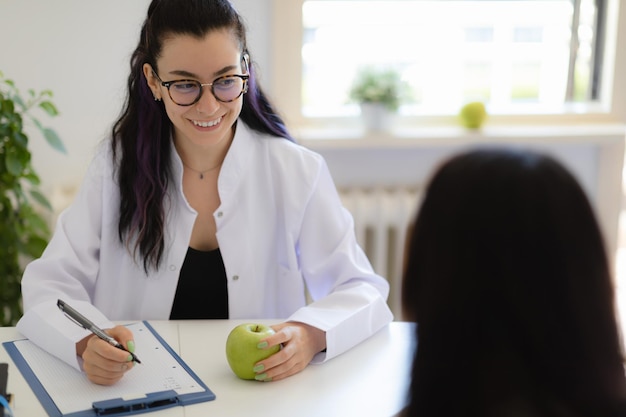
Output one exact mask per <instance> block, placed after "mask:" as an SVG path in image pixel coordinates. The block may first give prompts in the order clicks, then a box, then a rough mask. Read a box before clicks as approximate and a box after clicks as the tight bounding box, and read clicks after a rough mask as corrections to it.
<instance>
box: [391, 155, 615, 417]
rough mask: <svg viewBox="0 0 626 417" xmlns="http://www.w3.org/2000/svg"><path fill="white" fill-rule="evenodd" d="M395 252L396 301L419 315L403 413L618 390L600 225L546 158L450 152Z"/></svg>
mask: <svg viewBox="0 0 626 417" xmlns="http://www.w3.org/2000/svg"><path fill="white" fill-rule="evenodd" d="M406 254H407V259H406V263H405V264H406V268H405V275H404V282H403V290H402V298H403V308H404V313H405V316H406V317H407V318H410V319H412V320H415V321H416V322H417V323H418V325H417V338H418V345H417V346H418V347H417V351H416V355H415V359H414V363H413V379H412V386H411V392H410V395H411V404H410V406H409V409H408V410H407V414H408V415H419V416H432V415H441V416H457V415H481V416H548V415H550V416H582V415H585V416H586V415H598V416H601V415H606V414H603V410H602V409H601V408H602V407H605V406H606V407H607V410H608V409H609V408H610V407H612V406H613V404H614V403H615V402H616V401H617V400H621V399H623V398H624V396H625V394H626V391H625V390H626V382H625V379H624V369H623V365H622V354H621V346H620V334H619V331H618V325H617V319H616V311H615V306H614V291H613V282H612V279H611V274H610V269H609V265H608V261H607V256H606V252H605V247H604V241H603V237H602V234H601V232H600V228H599V226H598V223H597V221H596V218H595V216H594V212H593V209H592V207H591V205H590V203H589V201H588V199H587V196H586V194H585V192H584V191H583V189H582V188H581V187H580V185H579V184H578V182H577V181H576V179H575V178H574V177H573V176H572V175H571V174H570V173H569V172H568V171H567V170H566V169H565V168H564V167H563V166H562V165H561V164H560V163H558V162H557V161H556V160H554V159H552V158H550V157H547V156H544V155H541V154H538V153H533V152H530V151H522V150H505V149H478V150H473V151H467V152H465V153H462V154H459V155H457V156H455V157H452V158H451V159H450V160H448V161H447V162H445V163H444V164H443V165H442V166H440V167H439V169H438V170H437V171H436V172H435V174H434V176H433V177H432V178H431V181H430V183H429V185H428V187H427V190H426V193H425V196H424V200H423V203H422V205H421V207H420V209H419V212H418V214H417V218H416V221H415V224H414V228H413V232H412V235H411V237H410V240H409V242H408V248H407V252H406ZM589 410H595V412H596V413H595V414H588V412H589Z"/></svg>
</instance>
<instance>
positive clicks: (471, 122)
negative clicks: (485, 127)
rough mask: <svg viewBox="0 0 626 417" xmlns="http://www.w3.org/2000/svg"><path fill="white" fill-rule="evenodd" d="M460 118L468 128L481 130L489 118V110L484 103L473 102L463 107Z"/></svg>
mask: <svg viewBox="0 0 626 417" xmlns="http://www.w3.org/2000/svg"><path fill="white" fill-rule="evenodd" d="M459 118H460V120H461V124H463V126H465V127H466V128H468V129H479V128H480V127H481V126H482V124H483V123H484V121H485V119H486V118H487V110H486V109H485V105H484V104H483V103H482V102H480V101H473V102H471V103H467V104H466V105H464V106H463V107H461V111H460V112H459Z"/></svg>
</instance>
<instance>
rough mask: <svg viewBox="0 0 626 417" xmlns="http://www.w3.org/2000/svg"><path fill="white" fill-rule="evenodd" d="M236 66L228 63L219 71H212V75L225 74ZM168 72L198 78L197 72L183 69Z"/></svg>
mask: <svg viewBox="0 0 626 417" xmlns="http://www.w3.org/2000/svg"><path fill="white" fill-rule="evenodd" d="M237 68H238V67H237V65H229V66H227V67H224V68H222V69H221V70H219V71H216V72H214V73H213V76H214V77H219V76H220V75H223V74H226V73H227V72H229V71H232V70H234V69H237ZM169 74H170V75H173V76H174V75H175V76H179V77H187V78H195V79H199V78H200V77H199V76H198V75H197V74H194V73H192V72H189V71H185V70H174V71H170V72H169Z"/></svg>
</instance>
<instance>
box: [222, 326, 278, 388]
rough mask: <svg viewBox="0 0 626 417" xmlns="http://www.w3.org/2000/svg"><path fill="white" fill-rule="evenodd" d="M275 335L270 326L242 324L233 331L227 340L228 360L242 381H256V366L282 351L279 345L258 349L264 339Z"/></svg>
mask: <svg viewBox="0 0 626 417" xmlns="http://www.w3.org/2000/svg"><path fill="white" fill-rule="evenodd" d="M274 333H275V332H274V329H272V328H271V327H270V326H267V325H265V324H254V323H246V324H240V325H239V326H237V327H235V328H234V329H232V330H231V332H230V334H229V335H228V338H227V339H226V359H227V360H228V365H230V369H232V370H233V372H234V373H235V375H237V376H238V377H239V378H241V379H254V377H255V376H256V373H255V372H254V371H253V370H252V368H254V365H256V363H257V362H259V361H262V360H263V359H265V358H267V357H269V356H272V355H273V354H274V353H276V352H278V351H279V350H280V346H278V345H277V346H272V347H271V348H269V349H259V348H258V347H257V345H258V344H259V342H260V341H261V340H262V339H265V338H266V337H268V336H271V335H273V334H274Z"/></svg>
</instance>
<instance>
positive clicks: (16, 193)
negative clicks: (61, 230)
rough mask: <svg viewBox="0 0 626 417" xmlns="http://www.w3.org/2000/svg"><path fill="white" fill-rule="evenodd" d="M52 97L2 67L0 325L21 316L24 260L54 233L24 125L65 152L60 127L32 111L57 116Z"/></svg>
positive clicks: (10, 324) (0, 90)
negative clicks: (24, 87)
mask: <svg viewBox="0 0 626 417" xmlns="http://www.w3.org/2000/svg"><path fill="white" fill-rule="evenodd" d="M51 97H52V92H50V91H42V92H39V93H37V92H35V91H34V90H29V91H28V93H27V95H24V96H22V95H21V94H20V92H19V90H18V89H17V87H16V86H15V83H14V82H13V81H12V80H9V79H6V78H4V75H3V74H2V72H0V326H13V325H15V323H16V322H17V320H18V319H19V318H20V317H21V315H22V303H21V301H22V296H21V288H20V282H21V279H22V273H23V265H24V262H25V261H27V260H29V259H33V258H37V257H39V256H40V255H41V253H42V252H43V249H44V247H45V246H46V244H47V242H48V238H49V235H50V231H49V227H48V223H47V222H46V220H45V218H44V216H43V214H44V213H45V211H50V210H51V206H50V203H49V202H48V200H47V199H46V197H45V196H44V195H43V194H42V193H41V192H40V191H39V188H38V186H39V184H40V179H39V176H38V175H37V173H36V172H35V170H34V169H33V167H32V165H31V151H30V149H29V147H28V140H29V138H28V134H27V133H26V130H25V129H26V128H27V126H29V125H32V126H34V128H35V129H36V131H39V132H40V133H41V134H42V135H43V137H44V138H45V139H46V140H47V142H48V143H49V144H50V146H52V148H54V149H56V150H58V151H60V152H63V153H65V152H66V151H65V147H64V146H63V143H62V142H61V140H60V139H59V137H58V135H57V134H56V132H55V131H54V130H52V129H50V128H48V127H45V126H43V125H42V124H41V122H39V120H38V119H37V118H36V117H35V116H34V114H33V111H34V110H35V109H40V110H42V111H43V112H44V113H45V114H47V115H48V116H51V117H54V116H56V115H57V114H58V111H57V109H56V107H55V105H54V104H53V103H52V102H51V101H50V98H51Z"/></svg>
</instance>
